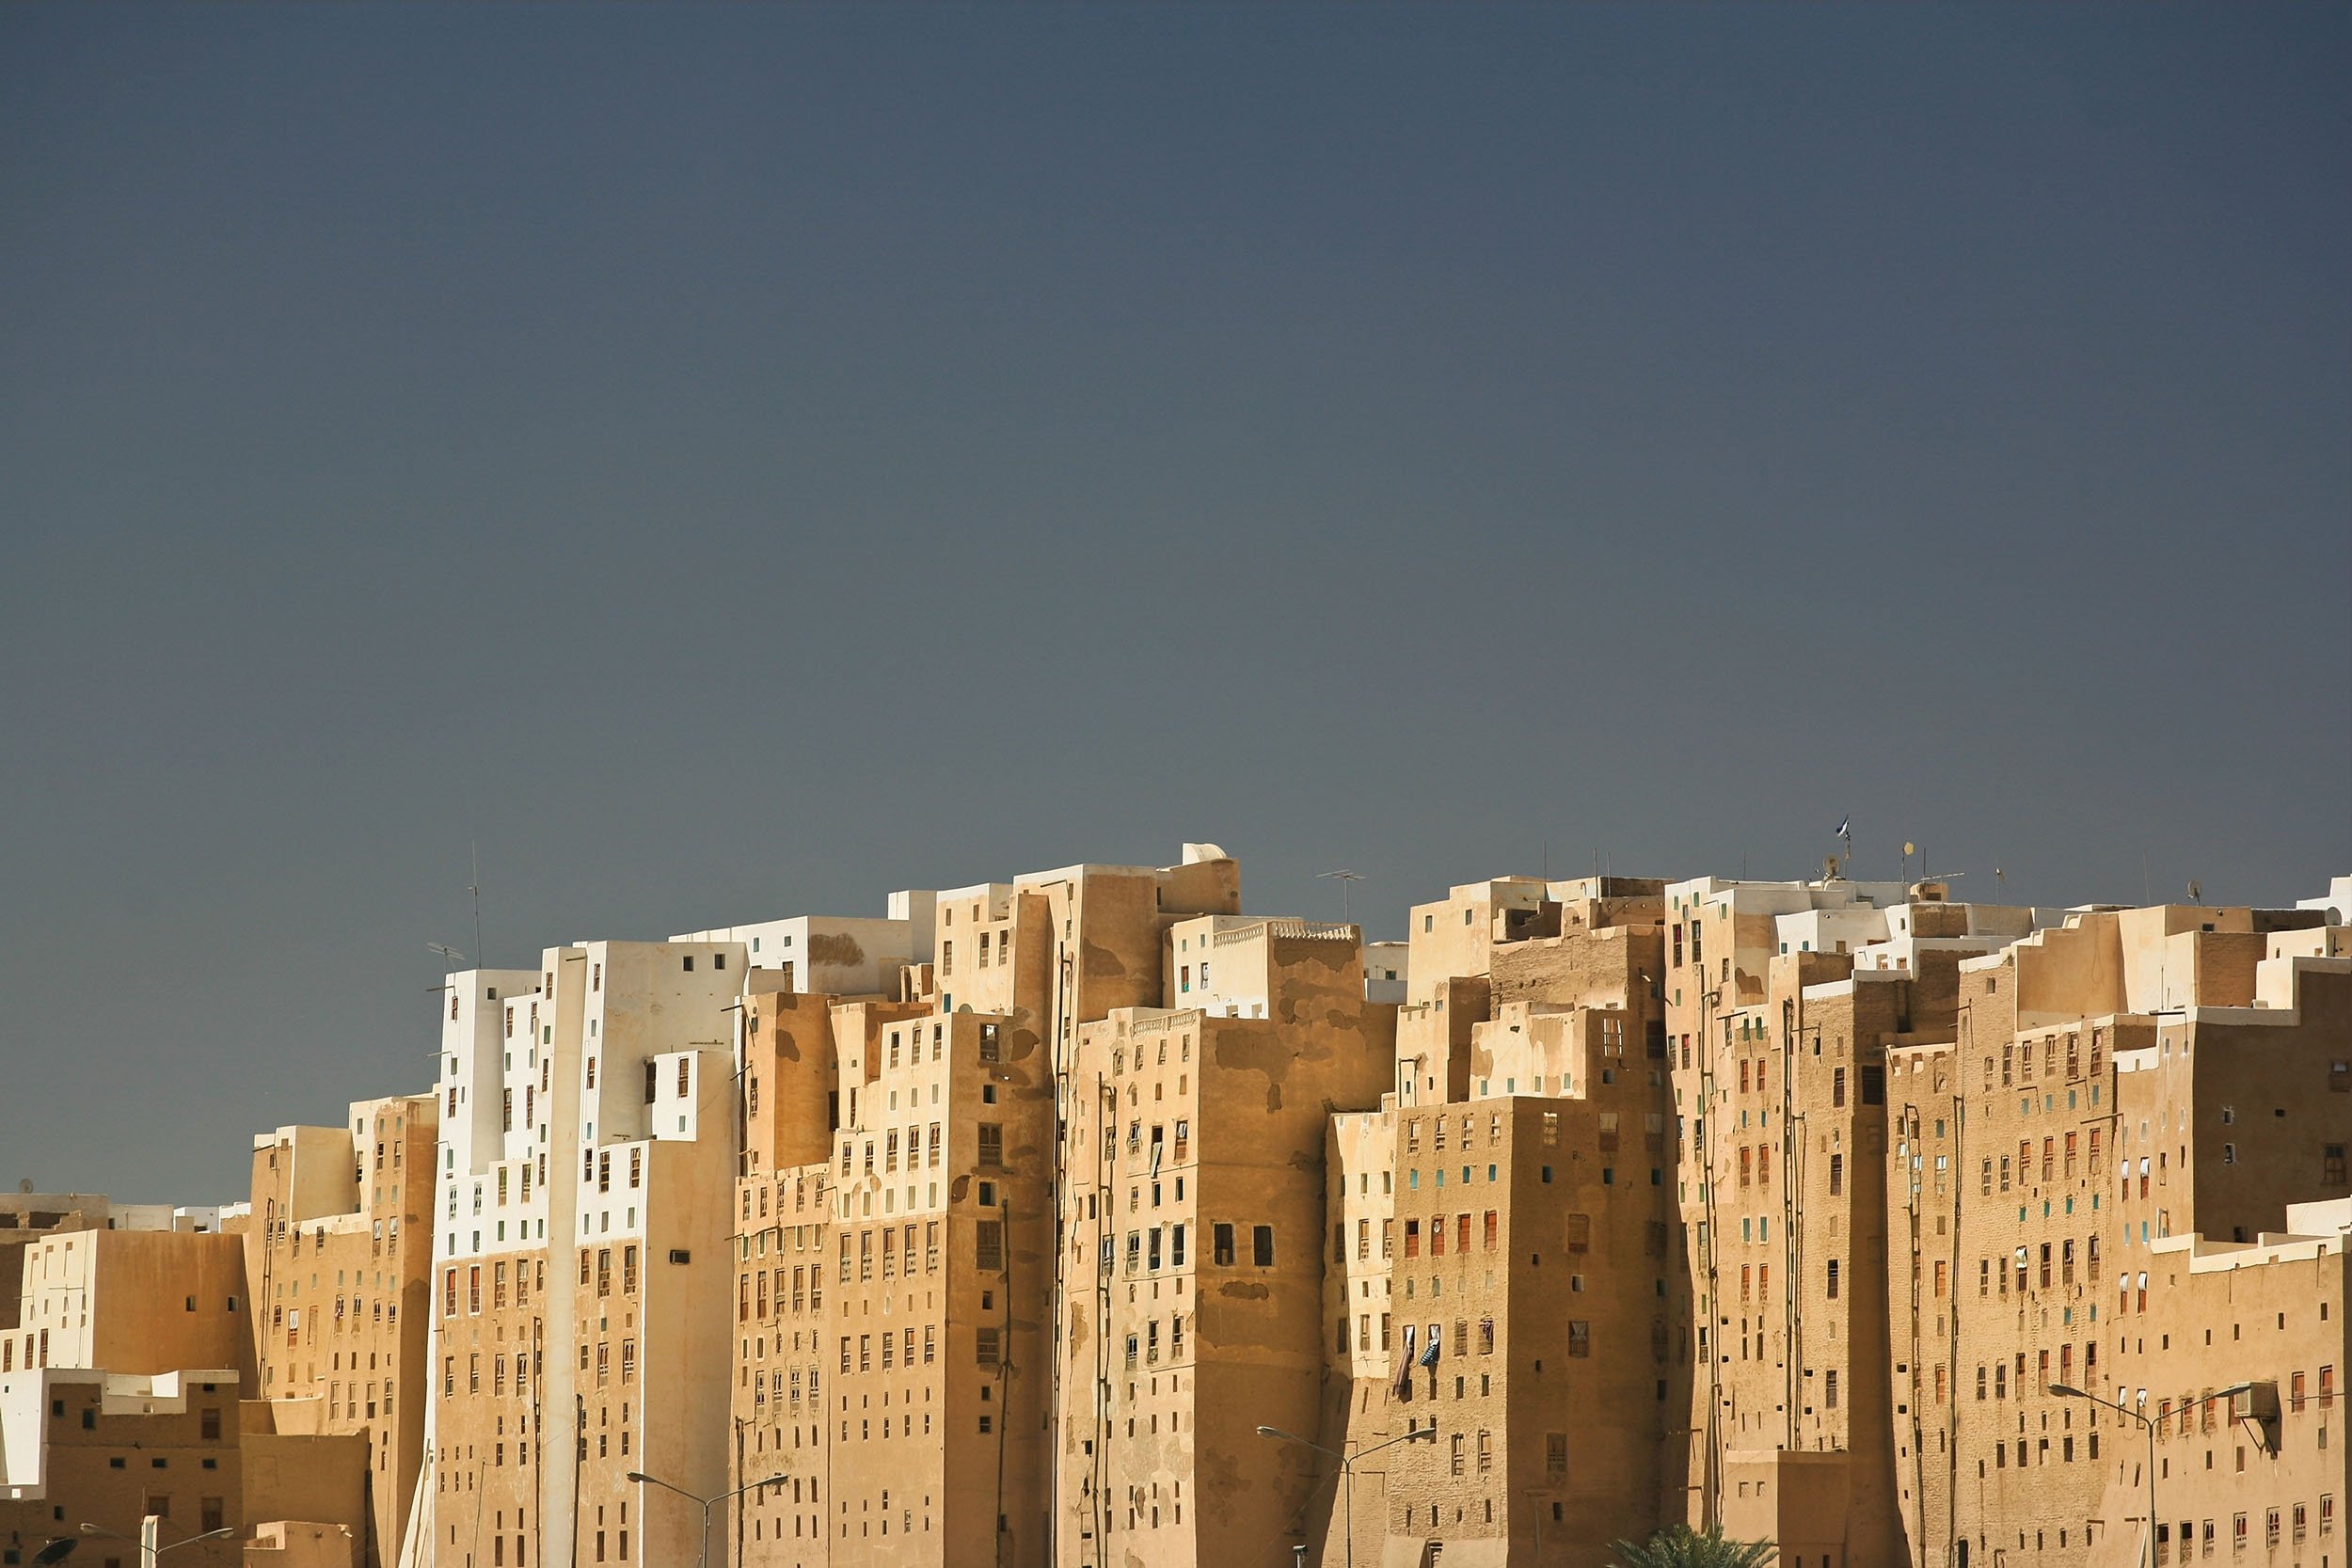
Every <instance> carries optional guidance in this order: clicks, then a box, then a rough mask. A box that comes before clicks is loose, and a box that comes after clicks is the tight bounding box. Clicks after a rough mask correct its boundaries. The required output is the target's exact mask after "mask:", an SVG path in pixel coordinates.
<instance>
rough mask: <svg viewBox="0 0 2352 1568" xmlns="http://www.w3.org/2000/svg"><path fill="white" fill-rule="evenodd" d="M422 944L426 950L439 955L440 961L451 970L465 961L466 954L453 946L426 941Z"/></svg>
mask: <svg viewBox="0 0 2352 1568" xmlns="http://www.w3.org/2000/svg"><path fill="white" fill-rule="evenodd" d="M424 945H425V947H426V949H427V950H428V951H430V952H433V953H437V954H438V955H440V959H441V961H442V962H443V963H445V964H447V965H448V966H449V967H450V968H451V969H455V968H456V967H457V966H458V965H459V964H462V963H464V962H465V961H466V955H464V954H463V953H460V952H459V951H457V949H456V948H454V947H444V946H442V945H441V944H440V943H439V942H426V943H425V944H424Z"/></svg>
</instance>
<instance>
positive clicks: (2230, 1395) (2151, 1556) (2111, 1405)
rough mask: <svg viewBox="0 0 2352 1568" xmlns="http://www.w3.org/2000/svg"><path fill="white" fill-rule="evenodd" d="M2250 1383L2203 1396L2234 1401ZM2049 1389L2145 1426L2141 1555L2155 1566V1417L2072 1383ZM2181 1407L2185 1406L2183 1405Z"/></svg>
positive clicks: (2151, 1566)
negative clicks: (2143, 1546)
mask: <svg viewBox="0 0 2352 1568" xmlns="http://www.w3.org/2000/svg"><path fill="white" fill-rule="evenodd" d="M2251 1387H2253V1385H2252V1384H2250V1383H2233V1384H2232V1385H2230V1386H2229V1387H2227V1388H2217V1389H2215V1390H2214V1391H2213V1392H2212V1393H2211V1394H2209V1395H2207V1396H2206V1398H2208V1399H2216V1400H2234V1399H2236V1398H2237V1397H2238V1395H2240V1394H2243V1393H2245V1392H2246V1391H2247V1390H2248V1389H2249V1388H2251ZM2050 1392H2051V1393H2053V1394H2058V1395H2060V1396H2062V1397H2064V1398H2066V1399H2070V1400H2089V1401H2090V1402H2091V1403H2093V1404H2101V1405H2105V1406H2106V1408H2108V1409H2109V1410H2112V1411H2115V1412H2116V1413H2117V1414H2119V1415H2123V1416H2129V1417H2130V1418H2132V1419H2133V1420H2135V1421H2137V1422H2138V1423H2139V1424H2140V1426H2141V1427H2142V1428H2143V1429H2145V1430H2146V1432H2147V1433H2148V1534H2147V1537H2146V1543H2147V1548H2148V1549H2147V1551H2146V1553H2145V1554H2144V1557H2145V1560H2146V1561H2147V1563H2148V1565H2149V1568H2155V1560H2156V1422H2155V1418H2153V1417H2151V1416H2149V1415H2148V1414H2147V1413H2146V1412H2144V1411H2140V1410H2136V1409H2134V1408H2133V1407H2132V1406H2130V1405H2128V1404H2119V1403H2117V1402H2115V1401H2113V1400H2103V1399H2101V1398H2100V1397H2099V1396H2098V1395H2096V1394H2090V1393H2085V1392H2084V1391H2083V1390H2082V1389H2080V1388H2077V1387H2074V1386H2073V1385H2071V1384H2065V1383H2053V1384H2051V1385H2050ZM2184 1408H2185V1407H2184Z"/></svg>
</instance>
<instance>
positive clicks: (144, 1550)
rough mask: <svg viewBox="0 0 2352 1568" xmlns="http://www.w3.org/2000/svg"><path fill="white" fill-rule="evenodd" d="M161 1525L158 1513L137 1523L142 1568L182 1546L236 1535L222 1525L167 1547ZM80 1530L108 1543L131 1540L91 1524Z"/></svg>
mask: <svg viewBox="0 0 2352 1568" xmlns="http://www.w3.org/2000/svg"><path fill="white" fill-rule="evenodd" d="M163 1523H164V1521H163V1515H161V1514H159V1513H150V1514H148V1515H147V1516H146V1517H145V1518H143V1519H141V1520H140V1521H139V1534H138V1540H137V1542H136V1543H135V1544H136V1545H137V1546H138V1549H139V1561H140V1563H141V1564H142V1565H143V1568H154V1563H155V1560H156V1559H157V1558H159V1557H161V1556H163V1555H164V1554H165V1553H166V1552H176V1551H178V1550H179V1549H180V1548H181V1547H183V1546H193V1545H195V1544H197V1543H198V1542H199V1541H217V1540H219V1539H220V1538H221V1537H222V1536H224V1535H234V1534H236V1533H237V1531H236V1528H235V1527H234V1526H230V1525H223V1526H222V1527H221V1528H218V1529H208V1530H206V1531H205V1532H204V1533H203V1534H201V1535H191V1536H189V1537H188V1538H187V1539H186V1540H185V1541H174V1542H173V1543H172V1544H170V1545H168V1546H167V1545H165V1544H163V1542H162V1528H163ZM81 1529H82V1533H83V1534H84V1535H103V1536H104V1537H105V1538H106V1539H107V1540H109V1541H129V1540H130V1539H131V1538H130V1537H129V1536H127V1535H123V1534H120V1533H119V1532H118V1531H115V1530H110V1529H101V1528H98V1527H97V1526H96V1525H92V1524H84V1525H83V1526H82V1527H81Z"/></svg>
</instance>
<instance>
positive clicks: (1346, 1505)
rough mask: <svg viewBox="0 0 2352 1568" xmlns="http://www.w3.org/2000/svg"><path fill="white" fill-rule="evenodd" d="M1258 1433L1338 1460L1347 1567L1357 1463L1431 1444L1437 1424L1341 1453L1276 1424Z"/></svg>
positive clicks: (1352, 1548)
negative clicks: (1398, 1449) (1402, 1448)
mask: <svg viewBox="0 0 2352 1568" xmlns="http://www.w3.org/2000/svg"><path fill="white" fill-rule="evenodd" d="M1258 1435H1259V1436H1261V1437H1271V1438H1273V1439H1274V1440H1275V1441H1277V1442H1279V1443H1295V1444H1297V1445H1298V1446H1299V1447H1300V1448H1302V1449H1314V1450H1315V1452H1317V1453H1327V1454H1329V1455H1330V1456H1331V1457H1332V1458H1334V1459H1336V1460H1338V1461H1339V1462H1340V1497H1341V1501H1340V1516H1341V1528H1342V1529H1343V1530H1344V1531H1345V1535H1344V1537H1343V1541H1344V1550H1345V1553H1346V1558H1347V1568H1356V1462H1357V1461H1358V1460H1359V1459H1361V1458H1363V1457H1364V1455H1366V1454H1368V1453H1378V1452H1379V1451H1380V1450H1381V1449H1392V1448H1394V1447H1396V1445H1397V1444H1399V1443H1422V1442H1428V1443H1434V1442H1436V1441H1437V1440H1438V1423H1437V1422H1436V1421H1434V1420H1433V1421H1431V1422H1430V1423H1429V1424H1428V1425H1427V1426H1425V1427H1422V1429H1421V1430H1420V1431H1418V1432H1408V1433H1406V1434H1405V1435H1404V1436H1402V1437H1391V1438H1390V1439H1389V1440H1388V1441H1387V1442H1385V1443H1375V1444H1374V1445H1373V1446H1372V1447H1370V1448H1368V1449H1351V1451H1349V1452H1346V1453H1342V1452H1340V1451H1339V1450H1338V1449H1327V1448H1325V1447H1324V1446H1323V1445H1322V1444H1320V1443H1311V1442H1309V1441H1308V1440H1307V1439H1306V1438H1304V1437H1301V1436H1298V1435H1297V1434H1296V1433H1288V1432H1284V1431H1283V1430H1282V1429H1281V1428H1279V1427H1263V1426H1262V1427H1260V1428H1259V1429H1258Z"/></svg>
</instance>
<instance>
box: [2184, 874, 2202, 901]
mask: <svg viewBox="0 0 2352 1568" xmlns="http://www.w3.org/2000/svg"><path fill="white" fill-rule="evenodd" d="M2188 901H2189V902H2190V903H2192V904H2201V903H2203V902H2204V901H2205V886H2204V884H2203V883H2202V882H2200V881H2198V880H2196V879H2194V878H2192V879H2190V880H2189V884H2188Z"/></svg>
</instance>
